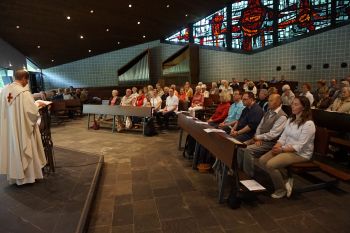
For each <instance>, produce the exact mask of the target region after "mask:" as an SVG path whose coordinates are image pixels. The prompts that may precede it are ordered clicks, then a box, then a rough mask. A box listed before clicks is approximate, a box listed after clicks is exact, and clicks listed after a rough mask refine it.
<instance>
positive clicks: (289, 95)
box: [281, 84, 295, 105]
mask: <svg viewBox="0 0 350 233" xmlns="http://www.w3.org/2000/svg"><path fill="white" fill-rule="evenodd" d="M282 91H283V93H282V96H281V98H282V104H283V105H291V104H292V102H293V100H294V98H295V95H294V93H293V91H292V90H291V89H290V86H289V85H288V84H285V85H283V87H282Z"/></svg>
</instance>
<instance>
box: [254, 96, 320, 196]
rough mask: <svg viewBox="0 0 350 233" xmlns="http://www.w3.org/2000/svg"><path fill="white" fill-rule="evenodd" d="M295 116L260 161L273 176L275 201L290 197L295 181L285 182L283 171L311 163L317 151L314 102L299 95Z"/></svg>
mask: <svg viewBox="0 0 350 233" xmlns="http://www.w3.org/2000/svg"><path fill="white" fill-rule="evenodd" d="M292 113H293V114H292V116H291V117H290V118H289V119H288V121H287V123H286V125H285V129H284V131H283V133H282V135H281V137H280V138H279V139H278V141H277V143H276V144H275V145H274V146H273V148H272V150H270V151H269V152H267V153H266V154H264V155H263V156H261V157H260V159H259V165H260V167H261V168H262V169H264V170H265V171H266V172H267V173H268V174H269V175H270V177H271V179H272V182H273V185H274V189H275V192H274V193H273V194H272V195H271V197H272V198H282V197H284V196H287V197H289V196H290V195H291V193H292V189H293V179H292V178H289V179H288V180H285V178H284V175H283V173H282V170H283V169H284V168H286V167H287V166H289V165H291V164H294V163H299V162H306V161H309V160H310V159H311V157H312V155H313V151H314V138H315V132H316V128H315V124H314V122H313V121H312V113H311V107H310V101H309V99H308V98H307V97H305V96H297V97H295V99H294V100H293V103H292Z"/></svg>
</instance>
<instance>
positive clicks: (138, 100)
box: [136, 94, 145, 107]
mask: <svg viewBox="0 0 350 233" xmlns="http://www.w3.org/2000/svg"><path fill="white" fill-rule="evenodd" d="M144 99H145V95H144V94H141V95H139V96H138V97H137V98H136V106H137V107H142V106H143V101H144Z"/></svg>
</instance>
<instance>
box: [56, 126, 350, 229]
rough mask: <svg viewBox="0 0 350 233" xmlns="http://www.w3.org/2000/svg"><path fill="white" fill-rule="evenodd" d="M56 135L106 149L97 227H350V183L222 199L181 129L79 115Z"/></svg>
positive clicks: (78, 145) (59, 141)
mask: <svg viewBox="0 0 350 233" xmlns="http://www.w3.org/2000/svg"><path fill="white" fill-rule="evenodd" d="M53 138H54V143H55V144H56V145H58V146H63V147H68V148H75V149H79V150H82V151H88V152H92V153H103V154H104V155H105V167H104V170H103V175H102V177H101V182H100V186H99V190H98V194H97V196H96V199H95V203H94V207H93V209H92V212H91V221H90V225H89V232H90V233H93V232H95V233H97V232H98V233H105V232H106V233H107V232H109V233H110V232H122V233H129V232H130V233H138V232H144V233H146V232H147V233H161V232H163V233H175V232H178V233H187V232H188V233H197V232H198V233H199V232H200V233H223V232H226V233H239V232H254V233H260V232H270V233H279V232H284V233H286V232H289V233H292V232H293V233H294V232H297V233H303V232H307V233H313V232H315V233H322V232H339V233H340V232H344V233H346V232H350V231H349V229H350V221H349V219H350V195H349V193H348V192H350V185H349V184H344V183H341V189H342V190H330V191H326V190H320V191H315V192H310V193H305V194H302V195H298V196H296V197H293V198H292V199H290V200H287V199H282V200H273V199H271V198H270V197H269V196H268V195H267V194H265V195H260V196H259V201H258V202H256V203H253V204H247V203H243V205H242V207H241V208H240V209H237V210H232V209H230V208H228V207H227V206H226V205H225V204H223V205H220V204H218V203H217V190H216V187H217V186H216V182H215V179H214V176H213V175H211V174H199V173H198V172H196V171H193V170H192V169H191V168H190V166H189V163H188V162H187V161H185V160H184V159H183V158H182V156H181V152H179V151H178V150H177V140H178V132H177V131H170V132H168V133H166V134H160V135H158V136H155V137H144V136H142V135H141V133H136V132H127V133H119V134H118V133H115V134H112V133H111V132H110V131H109V130H104V129H101V130H98V131H93V130H90V131H88V130H87V129H86V126H85V121H83V120H75V121H72V122H68V123H66V124H65V126H59V127H55V128H54V129H53Z"/></svg>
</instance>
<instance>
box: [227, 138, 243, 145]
mask: <svg viewBox="0 0 350 233" xmlns="http://www.w3.org/2000/svg"><path fill="white" fill-rule="evenodd" d="M227 139H228V140H230V141H232V142H234V143H235V144H238V145H242V144H244V143H242V142H240V141H238V140H237V139H234V138H232V137H227Z"/></svg>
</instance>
